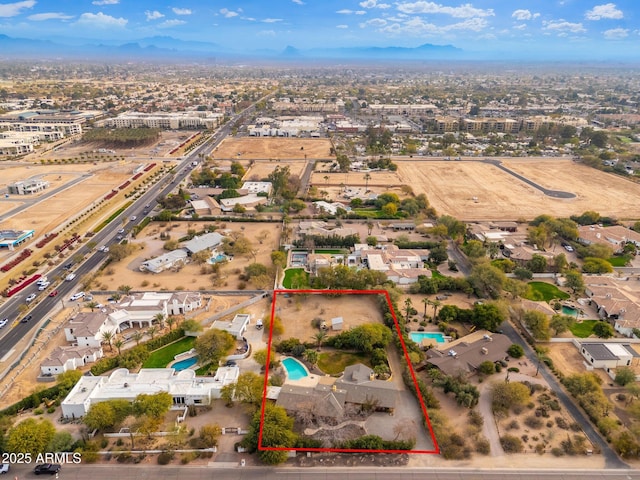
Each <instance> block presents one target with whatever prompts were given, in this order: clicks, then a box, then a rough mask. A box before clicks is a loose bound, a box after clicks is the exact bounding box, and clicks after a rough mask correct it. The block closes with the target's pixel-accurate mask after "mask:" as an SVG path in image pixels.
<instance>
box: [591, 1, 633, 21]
mask: <svg viewBox="0 0 640 480" xmlns="http://www.w3.org/2000/svg"><path fill="white" fill-rule="evenodd" d="M584 16H585V18H586V19H587V20H602V19H604V18H607V19H613V20H620V19H621V18H623V17H624V14H623V13H622V10H618V9H617V8H616V4H615V3H605V4H604V5H596V6H595V7H593V8H592V9H591V10H587V13H585V14H584Z"/></svg>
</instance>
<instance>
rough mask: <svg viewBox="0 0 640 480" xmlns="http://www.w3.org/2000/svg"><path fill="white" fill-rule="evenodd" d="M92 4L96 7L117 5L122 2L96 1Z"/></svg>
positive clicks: (113, 0) (116, 0)
mask: <svg viewBox="0 0 640 480" xmlns="http://www.w3.org/2000/svg"><path fill="white" fill-rule="evenodd" d="M91 3H93V4H94V5H117V4H119V3H120V0H95V1H93V2H91Z"/></svg>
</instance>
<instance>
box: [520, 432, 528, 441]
mask: <svg viewBox="0 0 640 480" xmlns="http://www.w3.org/2000/svg"><path fill="white" fill-rule="evenodd" d="M520 439H521V440H522V441H523V442H524V443H527V442H528V441H529V435H527V434H524V435H522V436H521V437H520Z"/></svg>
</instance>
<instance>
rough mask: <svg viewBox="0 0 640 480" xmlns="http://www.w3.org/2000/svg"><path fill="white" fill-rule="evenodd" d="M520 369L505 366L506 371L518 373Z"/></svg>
mask: <svg viewBox="0 0 640 480" xmlns="http://www.w3.org/2000/svg"><path fill="white" fill-rule="evenodd" d="M519 371H520V369H519V368H518V367H509V368H507V372H513V373H518V372H519Z"/></svg>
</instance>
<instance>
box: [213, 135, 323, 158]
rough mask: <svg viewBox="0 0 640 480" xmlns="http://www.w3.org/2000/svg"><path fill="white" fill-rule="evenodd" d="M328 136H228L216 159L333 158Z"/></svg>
mask: <svg viewBox="0 0 640 480" xmlns="http://www.w3.org/2000/svg"><path fill="white" fill-rule="evenodd" d="M330 149H331V142H330V141H329V140H327V139H326V138H250V137H242V138H227V139H226V140H224V141H223V142H222V143H221V144H220V145H219V146H218V147H217V148H216V149H215V151H214V152H213V157H214V158H216V159H225V158H233V159H238V160H251V159H269V158H273V159H274V160H281V159H282V160H285V159H302V160H304V159H305V158H308V159H320V158H332V157H333V155H331V152H330Z"/></svg>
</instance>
